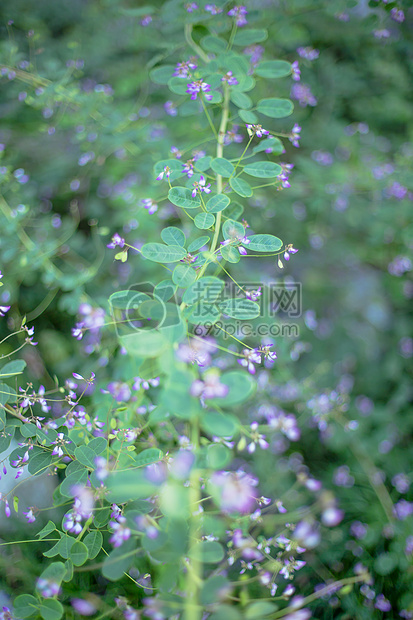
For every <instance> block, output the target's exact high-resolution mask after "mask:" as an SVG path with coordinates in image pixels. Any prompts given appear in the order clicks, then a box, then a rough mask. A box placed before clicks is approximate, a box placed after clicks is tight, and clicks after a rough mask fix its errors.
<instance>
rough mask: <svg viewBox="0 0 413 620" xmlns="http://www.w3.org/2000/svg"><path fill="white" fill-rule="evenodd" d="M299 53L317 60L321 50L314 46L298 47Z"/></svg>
mask: <svg viewBox="0 0 413 620" xmlns="http://www.w3.org/2000/svg"><path fill="white" fill-rule="evenodd" d="M297 54H298V55H299V56H301V58H305V59H306V60H316V59H317V58H318V57H319V55H320V52H319V50H316V49H314V48H312V47H298V48H297Z"/></svg>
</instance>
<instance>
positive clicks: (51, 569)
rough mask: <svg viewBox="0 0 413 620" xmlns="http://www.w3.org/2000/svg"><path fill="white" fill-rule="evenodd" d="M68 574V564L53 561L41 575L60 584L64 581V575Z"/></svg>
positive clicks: (42, 577)
mask: <svg viewBox="0 0 413 620" xmlns="http://www.w3.org/2000/svg"><path fill="white" fill-rule="evenodd" d="M65 574H66V566H65V565H64V564H63V562H52V564H49V566H48V567H47V568H46V569H45V570H44V571H43V572H42V574H41V575H40V578H41V579H51V580H52V581H55V582H56V583H58V584H59V585H60V584H61V583H62V581H63V577H64V576H65Z"/></svg>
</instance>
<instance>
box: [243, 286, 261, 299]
mask: <svg viewBox="0 0 413 620" xmlns="http://www.w3.org/2000/svg"><path fill="white" fill-rule="evenodd" d="M261 295H262V293H261V287H260V286H259V287H258V288H257V290H255V291H245V297H246V298H247V299H251V301H257V299H259V298H260V297H261Z"/></svg>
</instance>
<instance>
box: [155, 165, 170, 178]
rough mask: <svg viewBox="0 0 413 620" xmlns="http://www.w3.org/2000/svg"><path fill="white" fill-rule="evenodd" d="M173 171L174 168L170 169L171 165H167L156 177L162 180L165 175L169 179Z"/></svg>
mask: <svg viewBox="0 0 413 620" xmlns="http://www.w3.org/2000/svg"><path fill="white" fill-rule="evenodd" d="M171 172H172V170H171V169H170V167H169V166H165V168H164V169H163V170H162V172H161V173H160V174H158V176H157V177H156V180H157V181H161V180H162V179H163V178H164V177H165V178H166V179H169V177H170V176H171Z"/></svg>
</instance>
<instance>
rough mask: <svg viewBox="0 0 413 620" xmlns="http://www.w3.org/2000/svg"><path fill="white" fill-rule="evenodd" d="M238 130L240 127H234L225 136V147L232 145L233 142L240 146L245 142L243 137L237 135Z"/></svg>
mask: <svg viewBox="0 0 413 620" xmlns="http://www.w3.org/2000/svg"><path fill="white" fill-rule="evenodd" d="M238 129H239V125H233V126H232V128H231V129H229V130H228V131H227V133H226V134H225V136H224V144H225V145H228V144H231V143H232V142H235V143H237V144H239V143H240V142H242V141H243V139H244V138H243V136H242V135H241V134H239V133H237V131H238Z"/></svg>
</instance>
